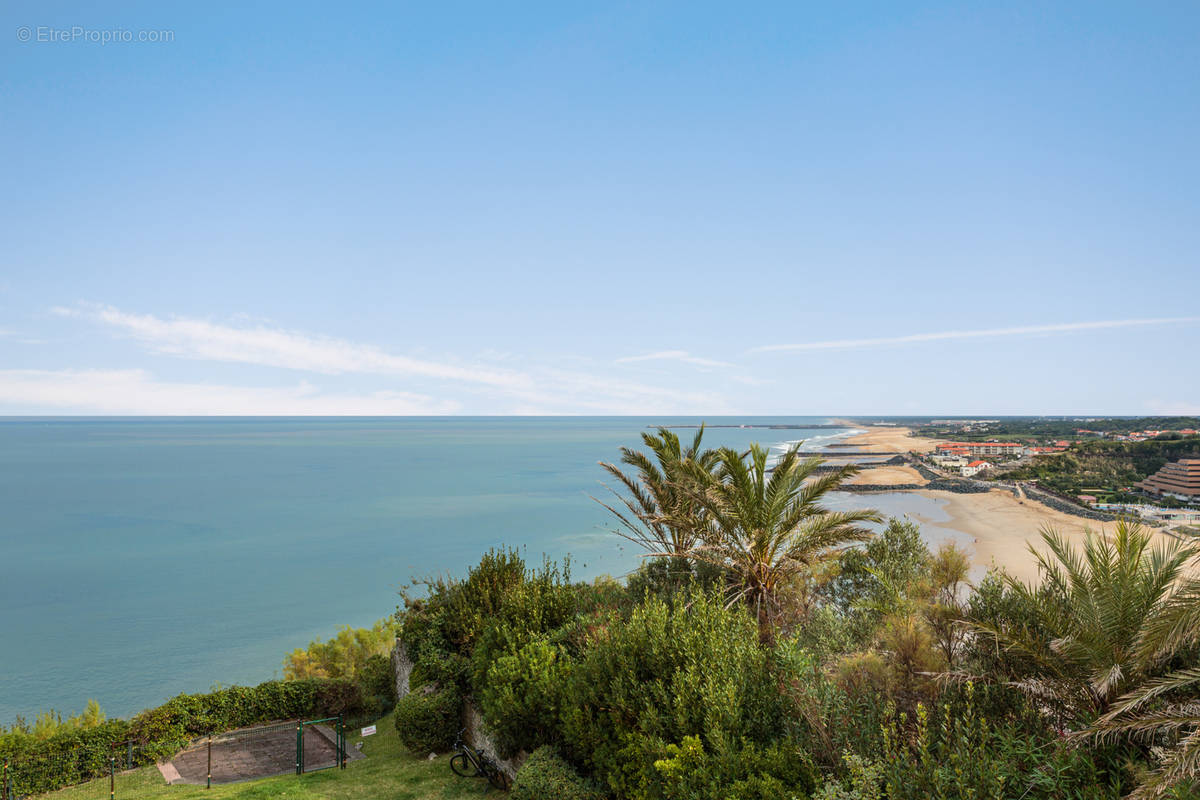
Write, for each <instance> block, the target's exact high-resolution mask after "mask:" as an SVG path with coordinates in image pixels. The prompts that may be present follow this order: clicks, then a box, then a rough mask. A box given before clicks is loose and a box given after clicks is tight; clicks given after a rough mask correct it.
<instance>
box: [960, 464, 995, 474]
mask: <svg viewBox="0 0 1200 800" xmlns="http://www.w3.org/2000/svg"><path fill="white" fill-rule="evenodd" d="M991 468H992V465H991V464H989V463H988V462H986V461H972V462H971V463H970V464H967V465H966V466H965V467H961V468H960V471H961V472H962V475H963V477H964V478H969V477H971V476H972V475H976V474H978V473H980V472H983V471H984V470H985V469H991Z"/></svg>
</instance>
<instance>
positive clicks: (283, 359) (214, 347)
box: [52, 304, 530, 388]
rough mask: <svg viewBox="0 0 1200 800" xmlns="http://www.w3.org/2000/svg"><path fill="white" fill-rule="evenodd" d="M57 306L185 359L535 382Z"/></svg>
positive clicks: (107, 309) (314, 342) (252, 331)
mask: <svg viewBox="0 0 1200 800" xmlns="http://www.w3.org/2000/svg"><path fill="white" fill-rule="evenodd" d="M52 310H53V311H54V313H56V314H59V315H61V316H72V317H85V318H87V319H91V320H94V321H96V322H100V323H103V324H105V325H108V326H110V327H111V328H113V329H114V330H117V331H119V332H121V333H123V334H125V335H127V336H130V337H132V338H134V339H136V340H138V341H140V342H142V343H143V344H145V345H146V346H147V347H149V348H150V349H151V350H153V351H155V352H159V353H165V354H169V355H174V356H181V357H184V358H193V359H202V360H208V361H225V362H236V363H242V364H258V365H261V366H269V367H281V368H284V369H294V370H303V371H307V372H317V373H324V374H328V375H338V374H343V373H366V374H375V375H407V376H415V377H426V378H437V379H442V380H451V381H461V382H466V383H475V384H483V385H486V386H494V387H508V388H518V387H523V386H528V385H529V384H530V379H529V377H528V376H527V375H523V374H521V373H519V372H516V371H513V370H506V369H497V368H494V367H485V366H477V365H464V364H457V363H447V362H438V361H430V360H427V359H418V358H412V357H410V356H405V355H399V354H395V353H389V352H387V351H385V350H383V349H381V348H379V347H376V346H374V345H370V344H362V343H359V342H351V341H347V340H344V339H336V338H332V337H327V336H313V335H311V334H306V333H301V332H299V331H291V330H286V329H283V328H273V327H269V326H267V325H264V324H261V323H259V324H255V325H253V326H250V325H229V324H222V323H218V322H211V321H209V320H204V319H195V318H188V317H169V318H163V317H156V316H153V315H151V314H132V313H129V312H125V311H121V310H120V309H117V308H113V307H112V306H96V305H90V304H84V305H80V306H79V307H76V308H63V307H57V308H54V309H52Z"/></svg>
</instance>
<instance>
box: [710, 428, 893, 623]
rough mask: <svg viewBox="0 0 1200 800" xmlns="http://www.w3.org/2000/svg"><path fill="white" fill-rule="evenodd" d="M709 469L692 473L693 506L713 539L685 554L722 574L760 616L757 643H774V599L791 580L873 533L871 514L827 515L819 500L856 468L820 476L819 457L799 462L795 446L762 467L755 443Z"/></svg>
mask: <svg viewBox="0 0 1200 800" xmlns="http://www.w3.org/2000/svg"><path fill="white" fill-rule="evenodd" d="M718 452H719V455H718V461H719V463H718V465H717V469H716V470H715V472H709V473H706V472H701V471H696V472H695V473H694V474H693V482H694V485H696V486H697V487H699V492H698V493H696V494H695V497H696V499H697V501H698V502H699V503H700V505H701V506H702V507H703V508H704V510H705V511H706V512H707V514H708V515H709V519H710V523H711V528H712V531H713V535H712V536H711V537H710V538H709V539H708V540H707V541H702V542H701V543H699V544H698V546H696V547H694V548H693V549H692V551H691V553H690V554H691V556H692V557H693V558H695V559H697V560H699V561H707V562H708V563H712V564H716V565H718V566H721V567H724V568H726V569H728V570H729V571H730V573H731V576H732V580H733V582H734V585H733V587H732V599H733V600H734V601H738V600H741V601H744V602H745V603H746V604H747V605H748V606H749V607H750V609H751V611H752V612H753V613H754V614H755V616H756V617H757V619H758V629H759V637H760V639H761V640H762V641H764V642H765V641H772V640H773V639H774V622H775V620H776V619H777V617H778V616H779V611H780V603H779V599H780V595H781V593H782V592H783V591H784V590H785V589H786V588H787V586H788V584H789V583H790V582H792V581H793V580H794V579H796V578H797V577H800V576H803V575H804V574H805V573H807V572H810V571H811V570H812V569H813V568H814V567H816V566H817V565H819V564H821V563H823V562H824V561H826V560H828V559H830V558H833V557H835V556H836V555H838V554H839V553H840V552H841V549H842V548H843V547H844V546H845V545H847V544H849V543H852V542H861V541H865V540H867V539H868V538H870V537H871V532H870V531H869V530H867V529H866V528H864V527H862V526H861V523H865V522H879V521H881V517H880V515H879V514H878V512H876V511H871V510H863V511H830V510H828V509H826V508H824V507H823V506H822V505H821V501H822V499H823V498H824V497H825V495H827V494H828V493H829V492H831V491H833V490H834V489H836V488H837V487H838V486H839V485H840V484H841V483H842V482H843V481H844V480H846V479H847V478H849V477H850V476H851V475H853V474H854V473H855V472H857V469H856V468H855V467H850V466H846V467H840V468H837V469H834V470H830V471H828V472H820V471H819V468H820V467H821V466H822V465H823V464H824V461H823V460H822V459H820V458H808V459H801V457H800V453H799V445H797V446H794V447H792V448H790V449H789V450H788V451H787V452H785V453H784V454H783V455H782V456H781V457H780V458H779V460H778V462H776V463H775V465H774V466H773V467H768V465H767V461H768V451H767V449H766V448H765V447H762V446H761V445H758V444H753V445H751V446H750V451H749V452H748V453H747V454H746V455H745V456H743V455H742V454H740V453H738V452H737V451H735V450H732V449H729V448H722V449H721V450H720V451H718Z"/></svg>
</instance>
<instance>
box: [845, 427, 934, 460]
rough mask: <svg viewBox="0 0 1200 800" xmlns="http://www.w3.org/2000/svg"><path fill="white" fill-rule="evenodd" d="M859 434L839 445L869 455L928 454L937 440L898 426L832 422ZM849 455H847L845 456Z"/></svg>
mask: <svg viewBox="0 0 1200 800" xmlns="http://www.w3.org/2000/svg"><path fill="white" fill-rule="evenodd" d="M834 421H835V422H837V423H840V424H843V425H845V426H846V427H848V428H854V429H855V430H859V431H861V433H856V434H852V435H850V436H847V437H846V438H844V439H842V440H841V444H843V445H847V446H852V447H856V448H858V450H859V452H861V453H864V454H869V453H896V452H899V453H929V452H932V451H933V450H934V449H935V448H936V447H937V445H938V443H939V441H940V440H939V439H926V438H924V437H921V436H913V434H912V428H905V427H903V426H900V425H886V426H883V425H859V424H856V423H855V422H853V421H852V420H848V419H838V420H834ZM847 455H849V454H847Z"/></svg>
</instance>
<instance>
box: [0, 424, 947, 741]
mask: <svg viewBox="0 0 1200 800" xmlns="http://www.w3.org/2000/svg"><path fill="white" fill-rule="evenodd" d="M707 421H708V422H709V423H710V425H713V424H715V425H735V426H736V425H764V424H782V425H801V426H803V425H808V424H828V423H829V422H830V421H829V420H828V419H825V418H812V417H808V418H786V417H781V418H774V417H773V418H770V419H764V418H737V419H709V420H707ZM697 422H699V420H695V419H668V418H647V419H641V418H630V417H618V418H524V417H521V418H511V417H506V418H461V417H454V418H388V419H366V418H349V419H347V418H340V419H262V418H254V419H179V418H171V419H162V418H150V419H131V418H117V419H0V510H2V515H0V722H2V723H6V724H7V723H9V722H11V721H12V719H13V718H14V717H15V715H17V714H24V715H26V716H30V715H32V714H33V713H34V712H37V711H41V710H45V709H48V708H55V709H58V710H60V711H63V712H70V713H74V712H78V711H79V710H81V709H82V708H83V706H84V704H85V703H86V701H87V700H88V698H95V699H97V700H98V701H100V704H101V705H102V706H103V707H104V709H105V710H106V711H107V712H108V713H109V714H110V715H112V716H127V715H129V714H132V713H135V712H136V711H138V710H140V709H142V708H146V707H149V706H153V705H156V704H158V703H160V702H162V701H163V700H165V699H166V698H168V697H170V696H172V695H174V694H177V693H178V692H181V691H189V692H190V691H202V690H206V689H208V688H210V687H211V686H212V685H214V684H217V683H220V684H224V685H228V684H233V683H242V684H249V683H257V682H259V681H263V680H268V679H270V678H272V677H278V676H279V675H280V673H281V669H282V668H281V663H282V659H283V656H284V654H285V653H286V652H288V651H290V650H292V649H293V648H296V647H303V646H305V645H307V643H308V642H309V641H311V640H312V639H313V638H316V637H327V636H329V635H330V634H331V633H333V632H334V631H335V630H336V628H337V627H338V626H339V625H342V624H349V625H354V626H359V625H368V624H370V623H372V622H373V621H375V620H377V619H379V618H381V617H384V616H386V615H388V614H390V613H392V612H393V611H394V610H395V608H396V605H397V602H398V596H397V590H398V589H399V588H400V587H401V586H402V585H405V584H407V583H408V582H409V580H410V579H411V578H412V577H414V576H417V577H420V576H428V575H432V574H435V573H451V574H462V573H463V572H464V571H465V569H466V567H467V566H468V565H470V564H472V563H474V562H476V561H477V559H478V557H479V554H480V553H481V552H482V551H483V550H486V549H487V548H489V547H493V546H498V545H501V544H506V545H513V546H520V547H523V548H525V550H526V552H527V556H528V557H529V558H530V559H531V560H537V559H540V557H541V554H542V553H545V554H547V555H549V556H551V557H554V558H560V557H562V556H564V555H566V554H568V553H569V554H571V556H572V559H573V562H574V569H573V572H574V575H575V576H576V577H579V578H590V577H593V576H595V575H599V574H604V573H607V574H611V575H622V574H625V573H627V572H628V571H630V570H631V569H633V568H634V567H636V565H637V562H638V560H639V559H638V553H637V552H635V551H634V550H633V549H632V548H631V547H629V546H628V545H627V543H625V542H624V540H622V539H620V538H619V537H617V536H614V535H613V534H612V533H610V532H608V529H609V528H610V527H611V525H610V522H609V519H608V513H607V512H606V511H605V510H604V509H602V508H601V507H600V506H599V505H598V504H597V503H595V502H594V501H593V500H592V499H591V498H590V497H589V495H596V496H600V495H601V493H602V492H603V491H604V490H603V487H602V486H601V485H600V484H601V482H602V481H603V478H604V474H603V472H602V471H601V469H600V467H599V466H597V463H596V462H598V461H600V460H606V461H616V460H617V458H618V456H619V454H618V448H619V447H620V446H622V445H631V446H632V445H637V444H638V443H639V434H640V433H641V432H642V431H644V430H645V429H646V427H647V426H649V425H657V424H671V425H678V424H695V423H697ZM846 432H847V431H846V430H831V429H828V428H823V429H801V430H795V429H785V430H777V429H767V428H761V427H755V428H739V427H716V428H711V429H710V430H709V432H708V434H707V435H706V437H705V440H706V443H707V444H709V445H710V446H716V445H729V446H734V447H744V446H746V445H748V444H749V443H750V442H751V441H761V442H763V443H770V444H776V443H779V442H784V441H792V440H796V439H805V440H807V441H808V442H809V443H810V445H811V446H817V445H819V444H821V443H823V442H829V441H833V440H834V438H833V437H837V436H839V435H844V434H845V433H846ZM679 433H680V434H681V436H685V437H690V436H691V435H692V434H693V431H690V430H681V431H679ZM888 498H891V499H890V500H889V499H888ZM922 499H923V498H918V497H915V496H904V495H886V496H883V495H874V496H871V497H870V498H869V500H870V502H871V503H872V504H874V505H875V506H880V505H881V504H882V503H885V502H886V503H890V504H891V505H892V506H894V508H889V509H887V510H888V511H889V512H890V513H897V511H900V512H902V511H903V508H904V504H905V503H911V502H912V501H913V500H922ZM836 502H837V503H840V504H846V505H854V504H860V503H861V502H862V498H859V497H856V496H848V495H845V496H842V497H841V498H839V499H838V500H837V501H836ZM930 513H936V512H935V509H931V510H930Z"/></svg>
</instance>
